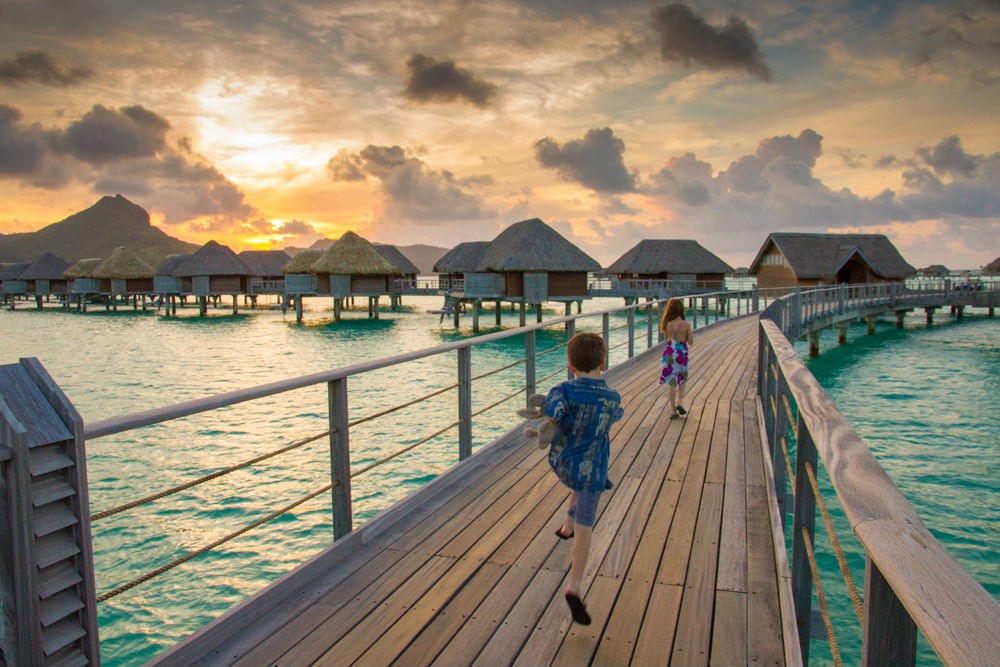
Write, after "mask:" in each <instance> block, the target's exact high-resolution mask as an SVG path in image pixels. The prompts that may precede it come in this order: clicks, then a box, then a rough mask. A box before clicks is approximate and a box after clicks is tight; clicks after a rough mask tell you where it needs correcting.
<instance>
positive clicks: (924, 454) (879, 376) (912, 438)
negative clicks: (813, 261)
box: [786, 310, 1000, 665]
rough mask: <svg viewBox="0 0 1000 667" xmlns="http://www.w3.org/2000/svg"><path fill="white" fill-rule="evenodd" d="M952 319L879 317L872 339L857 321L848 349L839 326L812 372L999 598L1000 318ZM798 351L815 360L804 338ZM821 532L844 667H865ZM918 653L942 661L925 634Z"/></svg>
mask: <svg viewBox="0 0 1000 667" xmlns="http://www.w3.org/2000/svg"><path fill="white" fill-rule="evenodd" d="M946 312H947V311H938V312H937V314H936V318H935V322H934V324H932V325H931V326H930V327H928V326H927V325H926V323H925V319H924V314H923V311H917V312H915V313H913V314H911V315H908V316H907V318H906V320H905V322H904V328H903V329H902V330H900V329H897V328H896V325H895V320H894V318H889V319H885V320H880V321H879V322H878V323H877V324H876V334H875V335H874V336H869V335H867V328H866V325H865V324H864V323H859V324H856V325H853V326H852V327H851V328H850V329H849V332H848V344H847V345H844V346H838V345H837V332H836V330H831V331H828V332H824V334H823V337H822V338H821V341H820V349H821V353H820V356H819V357H817V358H815V359H812V360H808V361H807V366H808V367H809V369H810V371H812V373H813V375H814V376H815V377H816V378H817V379H818V380H819V382H820V384H821V385H822V386H823V388H824V389H825V390H826V391H827V393H828V394H829V395H830V397H831V398H832V399H833V401H834V402H835V403H836V405H837V407H838V409H840V411H841V412H842V413H843V414H844V415H845V416H846V417H847V419H848V420H849V421H850V422H851V424H852V425H853V426H854V428H855V430H856V431H857V432H858V433H859V434H860V435H861V437H862V438H864V440H865V441H866V443H867V444H868V446H869V447H870V448H871V450H872V452H873V453H874V455H875V457H876V459H878V461H879V463H880V464H881V465H882V467H883V468H885V470H886V471H887V472H888V473H889V476H890V477H891V478H892V479H893V481H894V482H895V483H896V485H897V486H898V487H899V489H900V490H901V491H902V492H903V494H904V495H905V496H906V497H907V499H908V500H909V501H910V503H911V504H912V505H913V506H914V508H915V509H916V511H917V513H918V515H919V516H920V518H921V519H922V520H923V521H924V523H925V524H926V525H927V527H928V528H929V529H930V531H931V532H932V533H933V534H934V536H935V537H937V539H938V540H940V541H941V542H942V543H943V544H944V545H945V546H946V547H947V548H948V550H949V552H950V553H951V554H952V555H953V556H954V557H955V558H956V559H957V560H958V561H959V562H960V563H961V564H962V566H963V567H965V569H966V570H967V571H969V572H970V573H971V574H972V575H973V577H974V578H975V579H976V580H977V581H979V582H980V583H981V584H982V585H983V587H984V588H986V590H987V591H989V592H990V593H991V594H992V595H993V597H994V598H997V599H1000V556H998V554H1000V485H998V484H997V480H1000V319H997V318H989V317H987V316H986V311H985V310H981V311H973V312H972V313H971V314H970V313H969V312H968V310H967V311H966V315H965V318H964V319H963V320H962V321H957V320H955V319H953V318H951V317H948V315H947V314H946ZM796 349H797V350H798V352H799V354H800V355H801V356H803V357H805V356H806V352H807V350H806V345H805V343H804V342H799V343H797V344H796ZM820 481H821V487H822V488H823V495H824V497H826V498H827V499H828V500H827V504H828V505H829V506H831V508H832V509H831V513H832V514H833V518H834V525H835V528H836V532H837V536H838V538H839V540H840V542H841V544H842V546H843V547H844V551H845V553H846V554H847V559H848V562H849V564H850V569H851V573H852V576H853V578H854V580H855V582H856V583H857V585H858V587H859V590H861V591H862V595H863V587H864V572H865V569H864V568H865V561H864V556H863V553H862V551H861V549H860V547H858V546H857V545H856V543H855V542H854V541H853V535H852V533H851V531H850V528H849V527H848V525H847V523H846V521H845V520H844V519H843V515H842V513H840V512H839V511H837V510H836V503H835V502H834V501H832V500H830V499H831V498H833V497H834V496H833V492H832V487H830V486H829V483H828V480H827V478H826V476H825V475H823V474H821V476H820ZM789 523H791V522H790V521H789ZM816 531H817V547H816V549H817V559H818V560H819V562H820V567H821V569H822V570H823V572H824V576H823V586H824V592H825V593H826V597H827V600H828V602H829V603H830V605H831V610H832V615H833V618H834V626H835V628H836V629H837V642H838V644H839V647H840V650H841V654H842V657H843V658H844V661H845V663H846V664H858V663H859V662H860V652H861V630H860V624H859V621H858V620H857V617H856V615H855V613H854V611H853V607H852V606H851V604H850V600H849V598H848V597H847V590H846V586H845V585H844V583H843V578H842V577H841V575H840V571H839V567H838V565H837V562H836V560H835V557H834V555H833V554H832V552H831V550H830V547H829V540H828V537H827V535H826V530H825V528H824V527H823V526H822V523H821V520H820V519H819V518H818V517H817V521H816ZM786 540H788V544H791V542H790V540H791V536H790V534H786ZM918 651H919V655H918V660H917V664H921V665H934V664H940V661H939V660H938V658H937V656H936V655H935V654H934V652H933V650H932V649H931V648H930V647H929V646H928V645H927V643H926V641H924V640H923V638H922V637H920V638H919V639H918ZM810 652H811V655H810V664H811V665H831V664H833V662H832V660H831V652H830V650H829V647H828V644H827V641H826V640H825V639H822V640H814V641H813V642H812V644H811V647H810Z"/></svg>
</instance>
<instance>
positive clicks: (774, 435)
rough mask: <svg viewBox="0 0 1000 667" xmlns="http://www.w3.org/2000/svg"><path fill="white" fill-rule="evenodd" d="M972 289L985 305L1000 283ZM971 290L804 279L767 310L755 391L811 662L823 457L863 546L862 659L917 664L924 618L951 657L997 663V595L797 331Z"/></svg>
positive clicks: (929, 634)
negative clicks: (921, 505) (914, 496)
mask: <svg viewBox="0 0 1000 667" xmlns="http://www.w3.org/2000/svg"><path fill="white" fill-rule="evenodd" d="M974 291H975V293H976V294H975V296H976V297H977V298H978V297H982V298H981V299H980V302H981V303H980V305H987V307H991V308H992V307H993V306H992V305H991V304H995V303H998V301H997V298H998V295H1000V284H996V283H993V284H990V285H988V286H985V288H984V289H983V288H981V289H977V290H974ZM968 296H969V295H968V294H967V293H966V290H965V289H959V290H955V289H954V287H953V286H952V285H950V284H948V285H944V284H942V285H941V286H939V287H935V286H926V287H925V288H924V289H906V288H905V287H904V286H902V285H898V284H896V285H893V284H882V285H868V286H852V287H832V288H824V289H816V290H810V291H801V290H797V291H795V292H793V293H791V294H789V295H788V296H786V297H784V298H782V299H779V300H777V301H775V302H774V303H772V304H771V306H770V307H768V308H767V309H765V310H764V311H763V312H762V313H761V319H760V339H759V350H758V353H759V358H758V363H759V375H758V382H759V393H760V399H761V403H762V407H763V410H764V419H765V423H766V427H765V430H766V432H767V437H768V441H769V444H770V448H771V454H772V460H773V465H774V473H775V474H774V479H775V485H776V489H775V492H776V495H777V498H778V500H779V505H780V506H782V507H784V506H785V505H786V504H787V503H786V500H785V499H786V493H787V488H788V484H789V480H791V486H792V487H793V496H792V498H793V500H792V502H793V504H794V509H793V516H794V518H793V527H792V539H793V543H792V554H791V563H792V589H793V597H794V601H795V607H796V618H797V621H798V625H799V637H800V646H801V649H802V655H803V658H804V660H805V661H806V662H807V663H808V657H809V638H810V635H811V627H810V626H811V623H812V596H813V586H814V583H813V576H814V575H813V573H812V572H811V570H810V566H809V556H810V554H811V552H812V540H813V535H814V525H815V520H816V512H817V506H818V504H820V503H822V500H823V499H822V498H820V497H817V493H816V491H815V489H816V488H817V487H816V486H815V476H816V474H817V465H818V463H820V462H822V463H823V465H824V466H825V469H826V472H827V474H828V476H829V479H830V482H831V484H832V486H833V488H834V490H835V492H836V495H837V499H838V500H839V502H840V505H841V507H842V508H843V511H844V514H845V515H846V517H847V520H848V522H849V524H850V527H851V529H852V530H853V532H854V535H855V536H856V537H857V539H858V540H859V542H860V544H861V545H862V547H863V548H864V552H865V559H866V566H865V576H864V589H863V590H864V596H863V597H864V603H863V607H862V605H861V603H860V596H857V597H858V599H857V600H856V601H855V604H856V607H857V611H858V616H859V619H860V620H861V624H862V644H863V645H862V664H863V665H893V666H899V667H908V666H912V665H914V664H915V663H916V639H917V630H918V629H919V630H920V632H921V633H923V635H924V637H925V638H926V639H927V640H928V642H929V644H930V646H931V647H932V648H933V649H934V651H935V652H936V653H937V655H938V656H939V657H940V658H941V660H942V662H943V663H944V664H945V665H947V666H951V665H955V666H967V665H983V666H986V665H995V664H996V663H997V660H998V658H1000V605H998V604H997V602H996V600H994V599H993V597H992V596H991V595H990V594H989V593H988V592H987V591H986V590H985V589H984V588H983V587H982V586H981V585H980V584H979V583H978V582H976V581H975V580H974V579H973V578H972V576H971V575H970V574H969V573H968V572H967V571H966V570H964V569H963V568H962V566H961V565H960V564H959V563H958V562H957V561H956V560H955V559H954V557H952V555H951V554H950V553H948V551H947V550H946V549H945V547H944V546H943V545H941V543H940V542H938V540H937V539H935V538H934V536H933V535H932V534H931V533H930V531H928V529H927V528H926V527H925V526H924V524H923V523H922V522H921V520H920V519H919V518H918V516H917V514H916V511H915V510H914V509H913V507H912V506H911V505H910V503H909V502H908V501H907V499H906V498H905V497H904V496H903V495H902V494H901V493H900V492H899V490H898V489H897V488H896V486H895V485H894V484H893V482H892V480H891V479H890V478H889V476H888V474H887V473H886V472H885V470H883V469H882V467H881V466H880V465H879V463H878V461H876V459H875V458H874V456H873V455H872V453H871V451H870V450H869V449H868V446H867V445H866V444H865V442H864V441H863V440H862V439H861V437H860V436H859V435H858V434H857V433H856V432H855V431H854V429H853V428H852V427H851V425H850V424H849V423H848V421H847V420H846V419H845V418H844V416H843V415H842V414H841V413H840V411H839V410H837V407H836V406H835V405H834V404H833V402H832V401H831V400H830V397H829V396H828V395H827V394H826V392H825V391H824V390H823V388H822V387H821V386H820V385H819V383H818V382H817V380H816V378H814V377H813V376H812V374H811V373H810V372H809V370H808V369H807V368H806V366H805V364H804V363H803V362H802V360H801V359H800V357H799V355H798V354H797V353H796V351H795V349H794V348H793V346H792V343H791V342H790V340H789V339H790V338H792V339H794V338H798V337H800V336H802V335H804V334H805V333H807V332H808V331H810V330H811V327H815V326H817V325H820V324H822V323H829V322H830V321H831V317H834V318H843V319H848V318H853V317H857V315H858V313H871V312H877V311H878V310H881V311H883V312H892V311H893V310H896V309H901V308H905V307H907V306H917V305H922V306H924V307H940V306H945V305H949V304H963V303H967V301H966V299H967V298H968ZM790 437H793V438H794V446H795V447H794V454H791V453H790V447H789V442H788V441H789V438H790ZM793 456H794V462H793V461H792V457H793ZM792 467H794V473H793V471H792V469H791V468H792ZM786 512H787V508H786V511H783V512H782V519H784V517H785V514H786ZM843 568H844V565H843V564H842V569H843ZM845 578H846V579H848V581H849V583H848V589H849V590H850V589H851V587H852V583H853V582H851V581H850V577H849V574H846V573H845ZM817 593H820V590H819V589H817ZM820 599H822V598H820Z"/></svg>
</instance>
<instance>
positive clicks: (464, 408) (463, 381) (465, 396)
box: [458, 346, 472, 461]
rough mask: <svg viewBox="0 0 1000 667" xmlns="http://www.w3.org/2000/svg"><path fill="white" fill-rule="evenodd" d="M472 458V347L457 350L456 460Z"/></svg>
mask: <svg viewBox="0 0 1000 667" xmlns="http://www.w3.org/2000/svg"><path fill="white" fill-rule="evenodd" d="M470 456H472V347H471V346H467V347H460V348H458V460H459V461H464V460H465V459H467V458H469V457H470Z"/></svg>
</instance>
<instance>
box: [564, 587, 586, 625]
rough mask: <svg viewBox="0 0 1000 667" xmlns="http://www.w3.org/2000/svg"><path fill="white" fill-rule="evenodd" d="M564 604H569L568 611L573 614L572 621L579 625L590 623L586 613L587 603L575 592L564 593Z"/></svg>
mask: <svg viewBox="0 0 1000 667" xmlns="http://www.w3.org/2000/svg"><path fill="white" fill-rule="evenodd" d="M566 604H568V605H569V613H571V614H573V621H574V622H576V623H579V624H580V625H590V614H588V613H587V605H585V604H583V600H581V599H580V596H579V595H577V594H576V593H566Z"/></svg>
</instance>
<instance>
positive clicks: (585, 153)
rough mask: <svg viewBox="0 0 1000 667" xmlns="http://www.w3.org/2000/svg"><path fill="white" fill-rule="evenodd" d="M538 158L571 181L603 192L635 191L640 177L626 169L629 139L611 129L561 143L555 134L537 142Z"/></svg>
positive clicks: (536, 156)
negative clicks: (620, 136) (622, 137)
mask: <svg viewBox="0 0 1000 667" xmlns="http://www.w3.org/2000/svg"><path fill="white" fill-rule="evenodd" d="M534 148H535V159H537V160H538V163H539V164H541V165H542V166H543V167H547V168H549V169H555V170H556V172H557V173H558V174H559V175H560V176H561V177H562V178H564V179H565V180H567V181H576V182H578V183H580V184H581V185H583V186H585V187H588V188H590V189H591V190H594V191H595V192H602V193H621V192H634V191H635V189H636V177H635V175H634V174H631V173H629V171H628V170H627V169H626V168H625V162H624V160H623V159H622V154H623V153H624V152H625V142H624V141H622V140H621V139H619V138H618V137H616V136H615V133H614V132H612V130H611V128H609V127H605V128H603V129H599V130H598V129H593V130H589V131H588V132H587V134H586V135H585V136H584V138H583V139H580V140H573V141H567V142H566V143H565V144H563V145H559V143H558V142H557V141H555V140H554V139H552V138H551V137H546V138H544V139H539V140H538V141H536V142H535V144H534Z"/></svg>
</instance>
